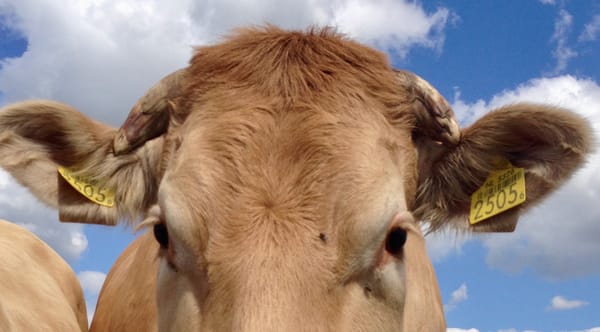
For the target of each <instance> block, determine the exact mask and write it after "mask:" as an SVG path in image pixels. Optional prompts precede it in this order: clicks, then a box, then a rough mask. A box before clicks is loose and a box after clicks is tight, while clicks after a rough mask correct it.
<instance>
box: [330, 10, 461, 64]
mask: <svg viewBox="0 0 600 332" xmlns="http://www.w3.org/2000/svg"><path fill="white" fill-rule="evenodd" d="M449 16H450V12H449V11H448V9H445V8H441V9H438V10H437V11H436V12H435V13H433V14H431V15H429V14H427V13H426V12H425V11H424V10H423V8H421V6H420V5H419V4H418V3H416V2H405V1H394V0H381V1H377V2H375V1H359V0H350V1H346V2H344V3H340V5H339V6H338V7H337V8H336V10H335V11H334V14H333V20H332V23H333V25H335V26H339V27H340V28H341V29H342V30H343V31H345V32H347V33H348V34H349V35H350V36H353V37H355V38H358V39H359V40H362V41H364V42H368V43H371V44H374V45H376V46H377V47H378V48H381V49H391V50H395V51H396V53H397V54H398V55H400V56H402V57H404V56H405V55H406V53H407V51H408V48H409V47H411V46H413V45H420V46H424V47H429V48H436V49H439V48H440V47H441V46H442V44H443V42H444V35H443V33H442V32H443V28H444V27H445V26H446V23H447V21H448V18H449Z"/></svg>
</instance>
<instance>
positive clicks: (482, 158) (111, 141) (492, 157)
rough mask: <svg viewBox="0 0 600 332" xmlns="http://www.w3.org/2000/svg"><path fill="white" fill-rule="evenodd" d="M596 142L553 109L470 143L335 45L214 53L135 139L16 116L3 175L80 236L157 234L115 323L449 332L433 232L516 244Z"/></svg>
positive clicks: (377, 65) (168, 90)
mask: <svg viewBox="0 0 600 332" xmlns="http://www.w3.org/2000/svg"><path fill="white" fill-rule="evenodd" d="M592 142H593V137H592V130H591V129H590V126H589V124H588V123H587V122H586V121H585V120H584V119H583V118H581V117H580V116H578V115H576V114H574V113H572V112H570V111H569V110H566V109H562V108H559V107H554V106H549V105H539V104H528V103H521V104H514V105H507V106H504V107H501V108H498V109H495V110H493V111H491V112H489V113H488V114H485V115H484V116H482V117H481V118H480V119H478V120H477V121H475V122H474V123H473V124H472V125H470V126H469V127H466V128H462V129H461V128H460V126H459V125H458V122H457V121H456V119H455V118H454V114H453V112H452V110H451V108H450V106H449V105H448V103H447V101H446V100H445V99H444V98H443V97H442V96H441V95H440V94H439V93H438V92H437V91H436V90H435V89H434V88H433V87H432V86H431V85H430V84H429V83H427V82H426V81H425V80H423V79H421V78H420V77H418V76H417V75H415V74H413V73H410V72H407V71H403V70H395V69H394V68H392V67H391V65H390V64H389V61H388V59H387V58H386V56H385V55H383V54H382V53H380V52H378V51H376V50H373V49H371V48H368V47H366V46H364V45H361V44H359V43H357V42H354V41H352V40H350V39H348V38H346V37H344V36H342V35H340V34H338V33H336V32H335V31H333V30H332V29H329V28H324V29H317V28H314V29H309V30H307V31H284V30H281V29H278V28H276V27H265V28H250V29H241V30H238V31H237V32H236V33H235V34H232V35H231V36H229V37H228V38H226V39H225V40H224V41H222V42H220V43H218V44H215V45H212V46H207V47H200V48H198V49H197V50H196V51H195V53H194V55H193V57H192V59H191V60H190V64H189V66H188V67H186V68H183V69H181V70H179V71H176V72H174V73H173V74H171V75H169V76H167V77H165V78H164V79H163V80H161V82H159V83H158V84H157V85H156V86H155V87H153V88H152V89H150V90H149V91H148V93H147V94H146V95H145V96H143V97H142V98H141V99H140V100H139V101H138V103H137V104H136V105H135V106H134V107H133V108H132V110H131V112H130V113H129V115H128V116H127V119H126V120H125V122H124V123H123V125H122V126H121V127H120V128H118V129H116V128H112V127H110V126H107V125H105V124H102V123H99V122H96V121H93V120H91V119H89V118H88V117H87V116H85V115H83V114H81V113H80V112H79V111H77V110H75V109H73V108H72V107H70V106H68V105H66V104H63V103H58V102H53V101H47V100H45V101H44V100H42V101H25V102H20V103H15V104H12V105H8V106H6V107H4V108H3V109H2V110H0V166H1V167H3V168H5V169H6V170H8V171H9V172H10V173H11V174H12V175H13V176H14V177H15V178H16V179H17V180H18V181H19V182H20V183H21V184H23V185H24V186H26V187H27V188H29V189H30V190H31V192H32V193H34V194H35V195H36V196H37V197H38V198H39V199H40V200H42V201H43V202H45V203H46V204H48V205H50V206H54V207H56V208H57V209H58V213H59V218H60V219H61V220H63V221H68V222H89V223H98V224H106V225H113V224H116V223H117V222H119V220H125V221H128V222H129V223H130V224H132V225H137V227H141V228H148V229H151V231H150V230H149V232H148V233H147V234H146V235H144V236H143V237H142V238H140V239H139V240H137V241H136V242H135V243H134V244H133V245H132V247H130V248H129V249H127V251H126V253H125V254H123V256H121V257H120V258H119V263H118V264H117V266H115V268H114V269H113V271H111V273H110V274H109V277H108V278H107V281H106V285H105V287H104V289H103V291H102V292H103V294H102V295H101V300H100V303H99V308H98V315H99V317H98V319H102V320H104V321H107V320H108V319H110V317H107V315H108V316H110V312H109V311H110V308H107V307H106V306H110V304H108V303H104V304H103V299H102V298H105V299H108V298H110V299H112V300H113V301H116V302H117V301H127V300H126V299H127V298H131V301H129V302H123V303H130V305H122V304H123V303H122V304H120V305H119V306H118V307H115V308H117V310H119V312H115V315H116V316H117V317H118V318H117V320H120V321H121V322H123V320H124V319H125V320H126V319H129V318H131V319H132V320H134V321H135V322H139V320H142V319H147V320H148V323H147V324H144V322H142V323H140V324H144V325H142V326H144V327H146V326H148V325H151V327H150V328H149V329H151V330H158V331H299V330H305V331H417V330H419V329H421V330H427V329H428V330H430V331H434V330H438V331H444V329H445V328H444V325H445V323H444V321H443V315H442V306H441V301H440V300H439V298H440V296H439V290H438V288H437V282H436V280H435V276H434V275H433V269H432V268H431V263H430V262H429V260H428V259H427V256H426V251H425V247H424V245H423V235H422V232H421V226H422V225H427V227H428V231H437V230H439V229H441V228H451V229H456V230H459V231H463V232H469V231H474V232H508V231H513V230H514V229H515V227H516V226H517V222H518V218H519V216H520V215H521V214H522V213H523V212H525V211H526V210H527V209H528V208H530V207H531V206H533V205H535V204H536V203H538V202H540V201H541V200H542V199H543V198H544V197H546V196H547V195H548V194H550V193H551V192H552V191H553V190H555V189H556V188H558V187H559V186H560V185H561V184H563V183H564V182H565V181H566V180H567V179H568V178H569V177H570V176H571V174H573V172H575V171H576V170H577V169H578V168H579V167H580V166H581V165H582V164H583V163H584V162H585V160H586V156H587V155H589V153H590V152H591V151H592V145H593V144H592ZM490 183H492V185H490ZM507 201H511V204H513V203H514V204H515V205H514V206H513V205H511V206H510V207H507V206H505V205H504V203H506V202H507ZM494 202H495V203H494ZM500 202H502V207H503V208H504V209H500ZM494 204H496V205H494ZM140 221H141V222H140ZM151 240H152V241H155V243H151ZM153 255H154V257H153ZM154 260H155V261H154ZM142 273H148V274H150V275H149V276H144V275H142ZM129 276H131V280H127V279H128V278H129ZM138 281H139V282H138ZM111 285H112V286H111ZM152 293H153V294H152ZM109 294H112V295H110V296H109ZM151 297H154V299H153V300H151V301H152V302H153V303H152V304H151V305H150V306H151V307H150V306H142V307H140V308H141V310H140V311H141V314H140V315H139V316H140V317H136V315H137V313H138V312H136V310H137V309H138V308H137V307H136V305H135V304H137V303H140V302H139V301H141V302H144V301H149V300H148V299H150V298H151ZM117 299H118V300H117ZM154 303H155V304H154ZM154 306H155V307H154ZM100 308H102V310H103V313H102V314H101V312H100V310H101V309H100ZM115 311H116V310H115ZM154 314H155V315H156V316H153V315H154ZM146 315H147V316H146ZM150 316H152V317H150ZM428 320H435V322H433V323H429V322H428ZM94 324H96V322H94ZM100 324H101V322H100V321H99V322H98V326H99V325H100ZM428 324H431V325H428ZM115 326H124V325H115ZM98 329H100V327H98Z"/></svg>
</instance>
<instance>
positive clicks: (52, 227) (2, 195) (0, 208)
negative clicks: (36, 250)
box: [0, 169, 88, 262]
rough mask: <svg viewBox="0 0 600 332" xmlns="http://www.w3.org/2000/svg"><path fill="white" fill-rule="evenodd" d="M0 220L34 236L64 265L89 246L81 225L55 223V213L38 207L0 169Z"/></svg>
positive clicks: (39, 204)
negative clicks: (46, 245) (54, 252)
mask: <svg viewBox="0 0 600 332" xmlns="http://www.w3.org/2000/svg"><path fill="white" fill-rule="evenodd" d="M0 218H2V219H6V220H9V221H12V222H14V223H16V224H19V225H21V226H23V227H25V228H27V229H28V230H30V231H31V232H33V233H35V234H36V235H37V236H38V237H39V238H41V239H42V240H43V241H44V242H46V243H48V245H50V246H51V247H52V248H54V250H56V252H58V254H59V255H61V256H62V257H63V258H65V259H66V260H67V261H71V262H72V261H74V260H76V259H77V258H78V257H79V256H80V255H81V253H82V252H83V251H84V250H85V249H86V248H87V245H88V241H87V237H86V236H85V234H84V232H83V227H84V226H83V225H81V224H69V223H60V222H58V214H57V213H56V211H53V210H51V209H50V208H48V207H46V206H44V205H43V204H42V203H40V202H39V201H38V200H37V199H36V198H35V197H33V195H31V194H30V193H29V191H27V190H26V189H25V188H23V187H22V186H20V185H19V184H18V183H16V182H15V181H14V179H13V178H12V177H11V176H10V175H9V174H8V173H6V172H5V171H3V170H1V169H0Z"/></svg>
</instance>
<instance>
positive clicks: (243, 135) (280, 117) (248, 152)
mask: <svg viewBox="0 0 600 332" xmlns="http://www.w3.org/2000/svg"><path fill="white" fill-rule="evenodd" d="M224 109H227V107H224ZM359 114H360V115H359ZM397 129H398V128H392V127H391V126H390V125H389V124H388V122H387V121H386V120H385V118H383V117H381V116H380V115H378V114H377V113H375V112H374V110H366V109H364V108H362V109H361V110H360V111H356V112H355V114H353V115H350V114H348V113H345V114H338V113H332V112H327V111H325V110H322V109H319V108H318V107H316V108H312V109H302V110H281V109H267V108H265V107H264V106H261V107H255V106H253V105H245V106H244V107H241V106H238V107H237V108H234V109H231V108H230V109H229V111H222V109H221V111H220V112H217V111H212V113H211V110H207V111H206V112H205V113H202V112H198V114H193V115H191V116H190V118H188V120H187V121H186V124H185V125H184V126H183V127H182V128H181V133H180V135H181V140H182V143H181V145H180V148H179V149H178V151H177V152H176V153H175V156H174V157H173V159H172V160H171V162H170V163H169V165H168V166H167V171H166V174H165V178H164V180H163V182H162V184H161V187H160V192H159V197H161V204H162V205H163V209H165V211H166V216H167V220H168V222H169V223H172V224H173V223H177V224H178V225H177V226H179V227H182V228H189V227H191V228H194V229H198V230H199V232H197V233H199V234H201V233H203V232H206V228H207V227H208V226H207V225H206V224H207V223H209V224H210V225H211V226H209V227H210V229H211V231H214V230H215V226H214V224H218V225H227V227H229V228H236V227H242V228H247V227H248V225H252V223H253V222H254V223H255V224H264V223H263V222H264V220H266V219H269V218H271V219H270V220H272V221H273V219H279V220H285V221H286V222H288V223H291V224H294V223H296V224H299V223H306V222H307V221H308V222H309V223H310V228H311V231H312V232H315V237H316V236H318V234H319V233H321V232H323V233H328V232H332V231H333V229H336V227H337V226H336V225H335V223H336V222H340V221H341V222H345V221H347V220H349V219H352V220H357V219H360V220H368V221H369V222H370V223H366V224H364V225H362V228H363V230H365V229H366V230H368V229H369V228H370V227H371V228H373V227H375V228H376V229H379V228H381V229H383V228H384V227H385V222H388V221H389V220H391V217H392V214H393V213H395V212H397V211H398V210H399V209H406V203H405V199H406V197H405V196H406V195H405V190H406V189H407V187H410V185H409V186H407V185H406V183H410V182H411V180H412V179H411V177H412V176H413V175H414V170H413V168H414V157H415V156H414V149H413V147H412V145H411V144H412V143H410V138H409V137H410V136H409V133H408V131H402V130H397ZM172 226H175V225H172ZM182 233H184V232H182ZM186 233H189V232H186ZM192 233H193V232H192ZM197 237H198V236H197ZM199 237H200V238H202V237H204V236H202V235H199ZM193 241H194V239H190V240H189V242H193Z"/></svg>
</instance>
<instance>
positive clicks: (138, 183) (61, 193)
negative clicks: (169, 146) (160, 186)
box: [0, 100, 162, 225]
mask: <svg viewBox="0 0 600 332" xmlns="http://www.w3.org/2000/svg"><path fill="white" fill-rule="evenodd" d="M116 132H117V131H116V130H115V129H113V128H110V127H108V126H106V125H103V124H101V123H99V122H96V121H93V120H91V119H89V118H88V117H86V116H85V115H83V114H81V113H80V112H78V111H77V110H75V109H73V108H72V107H70V106H68V105H65V104H62V103H58V102H53V101H44V100H38V101H27V102H21V103H15V104H12V105H8V106H6V107H4V108H2V109H0V167H2V168H4V169H5V170H7V171H8V172H9V173H10V174H11V175H12V176H14V177H15V179H16V180H17V181H18V182H19V183H20V184H22V185H23V186H25V187H27V188H28V189H29V190H30V191H31V192H32V193H33V194H34V195H35V196H36V197H37V198H38V199H40V200H41V201H43V202H44V203H45V204H47V205H49V206H51V207H54V208H57V209H58V210H59V218H60V219H61V220H63V221H70V222H85V223H98V224H107V225H114V224H116V222H117V220H119V219H120V218H126V219H135V218H137V216H138V214H139V213H140V211H143V209H144V208H145V207H146V206H150V205H151V204H152V203H153V202H154V201H155V195H156V187H157V185H156V178H157V176H156V171H155V170H154V168H155V167H156V166H155V165H158V164H159V162H158V160H159V158H160V152H161V150H162V146H161V145H162V143H161V140H160V139H159V140H155V141H154V142H149V144H146V145H145V146H144V147H143V148H140V149H138V150H137V151H135V153H130V154H126V155H122V156H117V155H115V154H114V152H113V139H114V137H115V135H116Z"/></svg>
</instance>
